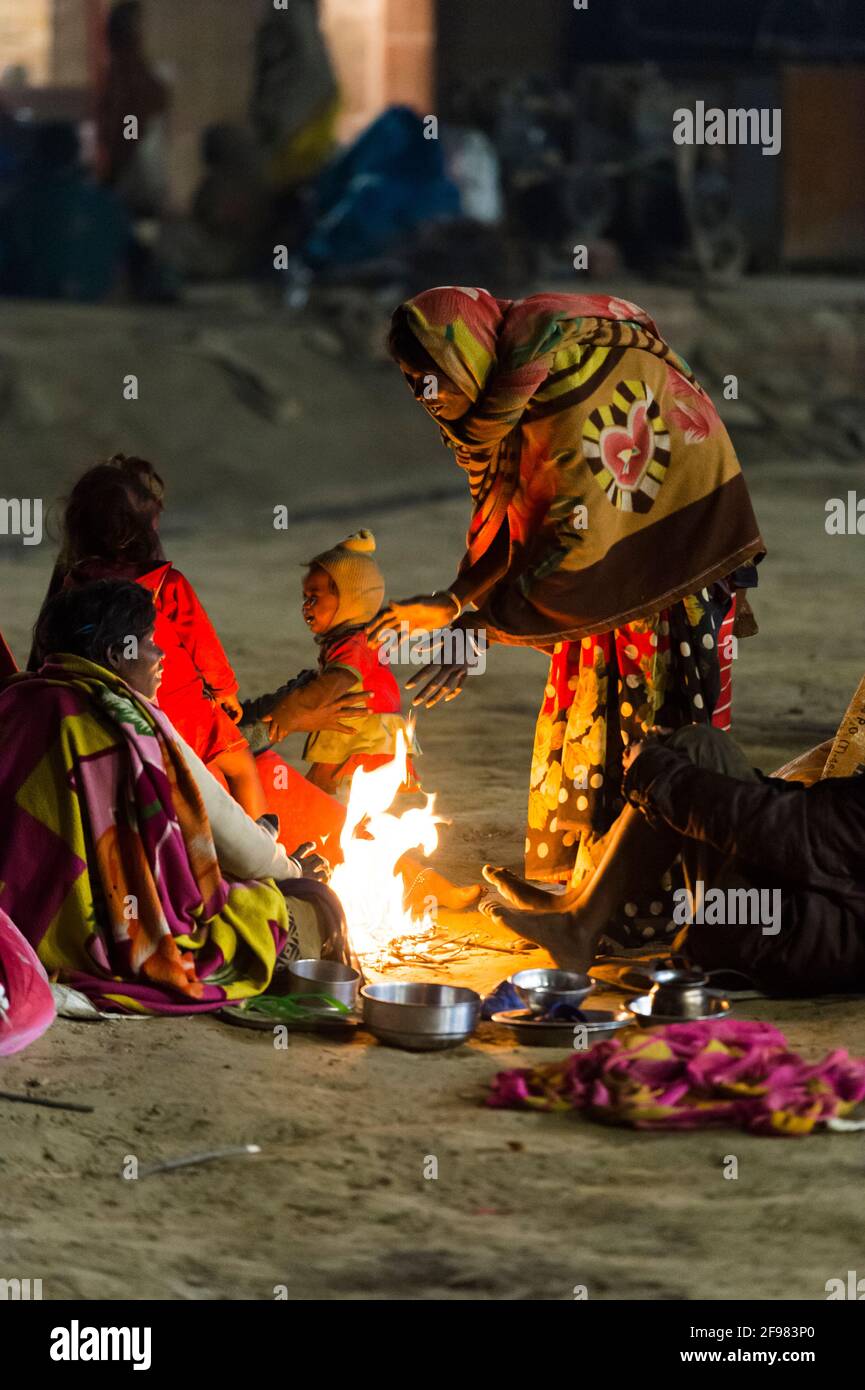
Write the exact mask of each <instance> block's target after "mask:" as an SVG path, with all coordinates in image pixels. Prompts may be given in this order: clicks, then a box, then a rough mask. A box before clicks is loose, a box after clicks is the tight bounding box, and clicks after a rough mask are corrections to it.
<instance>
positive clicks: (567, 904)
mask: <svg viewBox="0 0 865 1390" xmlns="http://www.w3.org/2000/svg"><path fill="white" fill-rule="evenodd" d="M617 825H618V821H616V822H614V824H613V825H612V826H611V827H610V829H609V830H608V831H607V833H606V835H604V836H601V837H599V838H598V839H597V840H596V841H595V847H594V856H595V857H598V856H599V857H598V863H600V862H601V861H602V860H603V857H604V854H605V853H606V850H607V845H608V843H609V841H610V839H611V837H612V836H613V834H614V833H615V830H616V826H617ZM482 873H483V876H484V878H485V879H486V881H487V883H491V884H492V886H493V888H495V890H496V892H497V893H500V894H501V896H502V897H503V898H504V899H505V901H506V902H508V903H510V904H511V906H512V907H522V908H527V909H528V910H529V911H534V912H562V911H563V910H565V909H570V908H572V907H576V905H577V903H578V902H579V901H580V898H581V897H582V896H583V894H584V893H585V891H586V889H587V888H588V886H589V884H590V883H591V881H592V879H593V878H594V876H595V874H596V873H597V869H594V870H593V871H592V873H591V875H587V876H586V877H585V878H584V879H583V880H582V882H580V883H578V884H575V885H571V886H569V887H568V888H566V889H565V891H564V892H563V893H553V892H551V891H550V889H549V888H538V887H536V886H535V885H534V884H532V883H528V882H527V881H526V880H525V879H524V878H520V876H519V874H514V873H511V871H510V869H504V868H501V867H499V866H498V865H496V864H485V865H484V867H483V870H482Z"/></svg>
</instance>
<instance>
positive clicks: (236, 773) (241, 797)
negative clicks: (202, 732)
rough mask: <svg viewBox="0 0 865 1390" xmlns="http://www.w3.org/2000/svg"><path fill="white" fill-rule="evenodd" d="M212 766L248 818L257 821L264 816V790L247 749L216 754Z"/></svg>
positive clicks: (236, 749)
mask: <svg viewBox="0 0 865 1390" xmlns="http://www.w3.org/2000/svg"><path fill="white" fill-rule="evenodd" d="M213 766H214V767H218V768H219V771H220V772H221V773H222V775H223V777H224V778H225V780H226V782H227V783H228V790H229V791H230V792H231V795H232V796H233V797H234V799H235V801H237V802H239V804H240V805H241V806H242V807H243V809H244V811H245V812H246V814H247V815H248V816H251V817H252V819H253V820H258V817H259V816H263V815H264V813H265V811H266V810H267V805H266V802H265V799H264V789H263V788H262V785H261V780H260V778H259V776H258V768H257V767H256V766H255V758H254V757H253V756H252V754H251V752H250V751H249V749H248V748H231V749H228V750H227V751H226V752H225V753H218V754H217V756H216V757H215V758H214V759H213Z"/></svg>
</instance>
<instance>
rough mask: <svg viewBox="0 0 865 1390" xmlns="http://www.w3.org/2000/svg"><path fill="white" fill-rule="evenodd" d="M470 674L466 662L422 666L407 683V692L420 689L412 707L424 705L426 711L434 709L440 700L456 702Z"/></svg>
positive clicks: (435, 662) (434, 663)
mask: <svg viewBox="0 0 865 1390" xmlns="http://www.w3.org/2000/svg"><path fill="white" fill-rule="evenodd" d="M468 673H469V668H468V663H467V662H465V661H452V662H447V661H431V662H430V664H429V665H428V666H422V667H421V669H420V670H419V671H418V672H417V673H416V675H414V676H412V678H411V680H407V681H406V683H405V688H406V690H414V689H415V688H416V687H419V689H418V692H417V694H416V695H415V697H414V699H413V700H412V707H414V706H416V705H423V706H424V708H425V709H432V707H433V705H437V704H438V702H439V700H444V701H445V703H447V701H448V700H455V699H456V697H457V696H458V695H459V693H460V691H461V690H462V688H463V682H464V681H465V678H466V676H467V675H468Z"/></svg>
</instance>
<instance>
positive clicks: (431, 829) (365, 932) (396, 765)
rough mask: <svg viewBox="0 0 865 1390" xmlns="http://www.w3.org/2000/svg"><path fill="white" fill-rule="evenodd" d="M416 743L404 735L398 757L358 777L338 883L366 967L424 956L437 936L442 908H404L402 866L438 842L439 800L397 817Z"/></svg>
mask: <svg viewBox="0 0 865 1390" xmlns="http://www.w3.org/2000/svg"><path fill="white" fill-rule="evenodd" d="M407 758H408V743H407V741H406V738H405V736H404V735H403V734H402V732H400V733H399V734H398V743H397V751H396V754H395V756H394V758H393V759H392V761H390V762H388V763H385V764H383V766H381V767H378V768H375V769H374V770H373V771H371V772H365V771H364V770H363V769H362V768H358V770H357V771H356V772H355V774H354V777H353V779H352V784H351V791H350V793H349V800H348V808H347V811H346V818H345V826H344V828H343V832H342V837H341V840H340V847H341V849H342V853H343V862H342V863H341V864H339V865H338V866H337V868H336V869H335V870H334V873H333V879H332V882H331V887H332V888H333V890H334V892H335V893H336V894H337V895H338V897H339V898H340V900H341V902H342V905H343V908H344V910H345V917H346V922H347V923H348V931H349V937H350V938H351V943H352V946H353V948H354V950H355V952H356V953H357V955H358V956H359V958H360V960H361V962H362V963H363V965H365V966H371V967H373V968H379V969H381V968H382V967H383V966H385V965H387V964H396V963H398V962H399V963H401V962H402V961H404V960H405V959H406V957H407V956H411V955H413V954H416V953H422V952H423V949H424V944H425V943H431V942H432V940H433V938H434V937H435V935H436V923H435V908H434V906H433V907H432V910H427V911H425V912H423V913H422V914H421V916H419V917H417V916H412V914H411V912H409V911H408V909H407V908H406V907H405V906H404V905H403V898H404V892H405V885H404V883H403V879H402V876H401V875H400V873H399V872H398V871H397V865H398V863H399V861H400V859H401V858H402V856H403V855H404V854H406V853H407V852H408V851H410V850H414V851H420V852H421V853H422V854H424V855H425V856H428V855H430V854H432V853H433V852H434V851H435V849H436V846H437V845H438V826H439V825H440V824H441V823H442V821H443V817H441V816H437V815H436V814H435V809H434V807H435V797H434V796H427V797H426V805H424V806H421V807H413V808H411V809H409V810H406V811H403V812H402V814H401V815H399V814H395V813H394V812H393V811H392V810H391V809H390V808H391V806H392V803H393V801H394V798H395V797H396V794H397V792H398V790H399V788H400V787H401V786H402V784H403V783H404V782H405V780H406V763H407Z"/></svg>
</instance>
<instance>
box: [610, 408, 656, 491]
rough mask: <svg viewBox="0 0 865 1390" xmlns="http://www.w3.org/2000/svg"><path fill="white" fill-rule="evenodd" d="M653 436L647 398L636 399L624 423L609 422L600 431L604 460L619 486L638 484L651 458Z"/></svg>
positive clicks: (632, 486)
mask: <svg viewBox="0 0 865 1390" xmlns="http://www.w3.org/2000/svg"><path fill="white" fill-rule="evenodd" d="M653 444H654V439H653V435H652V428H651V425H650V424H649V421H648V405H647V403H646V401H634V403H633V405H632V406H631V409H630V410H629V412H628V419H627V423H626V424H625V425H610V426H608V428H607V429H605V430H603V431H602V432H601V437H600V439H599V441H598V448H599V449H600V453H601V462H602V463H603V465H604V467H605V468H607V469H609V471H610V473H612V475H613V477H614V478H615V480H616V482H617V483H618V485H619V487H624V488H635V487H636V486H637V485H638V484H639V482H640V479H641V478H642V476H643V473H644V472H645V470H646V468H647V467H648V465H649V463H650V462H651V459H652V452H653Z"/></svg>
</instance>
